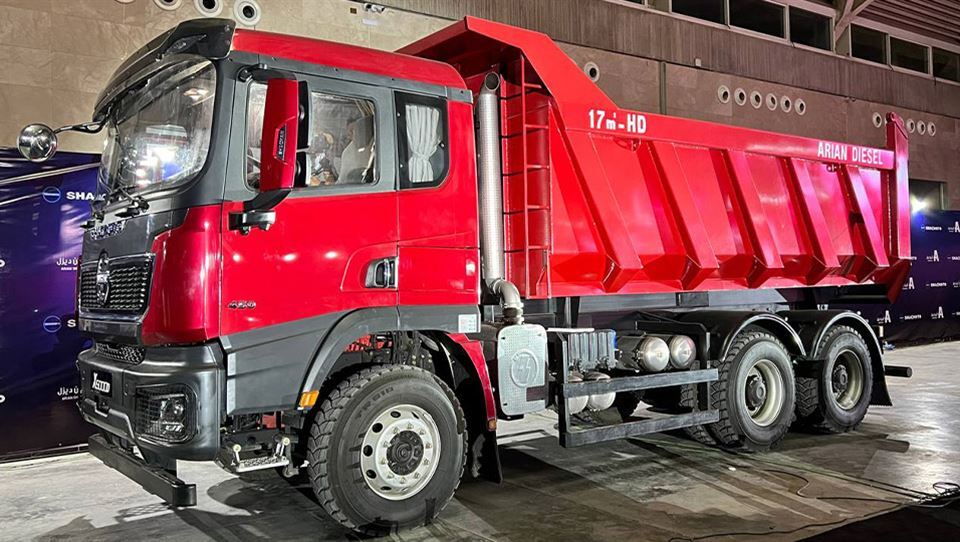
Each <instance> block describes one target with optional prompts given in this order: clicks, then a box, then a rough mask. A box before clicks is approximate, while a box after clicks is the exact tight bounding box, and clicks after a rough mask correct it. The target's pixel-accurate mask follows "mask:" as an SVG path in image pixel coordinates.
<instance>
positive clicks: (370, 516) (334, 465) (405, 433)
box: [307, 365, 467, 534]
mask: <svg viewBox="0 0 960 542" xmlns="http://www.w3.org/2000/svg"><path fill="white" fill-rule="evenodd" d="M466 436H467V435H466V423H465V421H464V416H463V411H462V410H461V408H460V404H459V402H458V401H457V398H456V396H455V395H454V393H453V391H452V390H451V389H450V388H449V387H448V386H447V385H446V384H445V383H444V382H443V381H441V380H440V379H439V378H437V377H436V376H434V375H433V374H432V373H429V372H427V371H425V370H423V369H420V368H418V367H413V366H409V365H379V366H374V367H370V368H368V369H364V370H362V371H360V372H358V373H356V374H354V375H352V376H350V377H348V378H347V379H345V380H344V381H343V382H341V383H340V384H339V385H337V386H336V387H335V388H334V389H333V390H332V391H331V392H330V395H329V396H328V397H327V398H326V399H325V400H324V401H323V403H322V404H321V405H320V408H319V409H318V411H317V414H316V419H315V420H314V423H313V424H312V426H311V428H310V439H309V442H308V445H307V451H308V455H309V458H310V465H309V474H310V480H311V483H312V485H313V490H314V493H316V495H317V498H318V499H319V501H320V503H321V504H322V505H323V507H324V509H325V510H326V511H327V513H329V514H330V516H331V517H333V519H335V520H337V521H338V522H340V523H341V524H343V525H344V526H346V527H348V528H350V529H353V530H355V531H358V532H361V533H365V534H383V533H386V532H390V531H394V530H397V529H402V528H407V527H414V526H419V525H424V524H427V523H430V522H431V521H432V520H433V519H434V518H435V517H436V516H437V515H438V514H439V513H440V511H441V510H443V508H444V506H446V504H447V503H448V502H449V501H450V499H451V498H452V497H453V493H454V491H455V490H456V488H457V486H458V485H459V483H460V477H461V476H462V474H463V468H464V465H465V463H466V448H467V446H466Z"/></svg>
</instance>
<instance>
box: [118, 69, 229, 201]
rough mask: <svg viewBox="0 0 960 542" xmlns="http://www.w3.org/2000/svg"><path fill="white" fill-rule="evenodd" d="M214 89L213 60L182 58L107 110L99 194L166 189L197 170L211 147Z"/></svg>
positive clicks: (214, 73)
mask: <svg viewBox="0 0 960 542" xmlns="http://www.w3.org/2000/svg"><path fill="white" fill-rule="evenodd" d="M215 91H216V70H215V69H214V67H213V64H211V63H210V62H209V61H207V60H187V61H182V62H177V63H174V64H171V65H170V66H167V67H166V68H164V69H162V70H160V71H159V72H157V73H155V74H154V75H152V76H150V77H149V78H148V79H147V80H146V82H145V83H144V84H142V85H141V86H140V87H139V88H137V89H136V90H134V91H132V92H130V93H128V94H127V95H125V96H124V97H123V98H122V99H121V100H120V102H119V103H118V104H117V105H116V106H115V107H114V110H113V111H112V112H111V113H110V119H109V121H108V125H107V142H106V146H105V148H104V151H103V156H102V158H101V165H100V177H99V180H100V183H99V185H100V186H99V190H100V194H101V195H103V196H108V197H109V196H110V195H112V194H113V193H116V192H118V191H123V192H138V191H144V190H147V189H153V188H160V187H170V186H174V185H175V184H177V183H179V182H182V181H185V180H187V179H188V178H190V177H191V176H192V175H193V174H195V173H196V172H198V171H199V170H200V168H201V167H203V163H204V161H205V160H206V158H207V150H208V148H209V146H210V131H211V128H212V126H213V103H214V93H215Z"/></svg>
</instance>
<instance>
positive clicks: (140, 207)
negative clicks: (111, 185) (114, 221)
mask: <svg viewBox="0 0 960 542" xmlns="http://www.w3.org/2000/svg"><path fill="white" fill-rule="evenodd" d="M118 192H119V193H120V194H121V195H123V196H124V197H126V198H127V200H129V201H130V205H129V206H127V208H126V209H124V210H123V211H120V212H119V213H117V216H119V217H120V218H130V217H133V216H137V215H139V214H140V213H142V212H144V211H146V210H147V209H149V208H150V204H149V203H147V200H146V199H144V197H143V196H140V195H138V194H131V193H130V192H127V190H126V188H124V186H123V184H117V187H116V189H114V190H113V191H111V192H110V193H109V194H107V198H111V197H113V196H115V195H117V193H118Z"/></svg>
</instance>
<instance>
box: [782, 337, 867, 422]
mask: <svg viewBox="0 0 960 542" xmlns="http://www.w3.org/2000/svg"><path fill="white" fill-rule="evenodd" d="M820 344H821V346H820V347H819V349H818V354H817V356H816V357H817V358H820V359H823V360H824V361H823V364H822V366H821V367H820V370H819V373H818V374H817V376H815V377H798V378H797V415H798V417H799V418H800V422H801V423H802V424H803V425H805V426H807V427H809V428H812V429H816V430H818V431H823V432H827V433H843V432H846V431H850V430H852V429H855V428H856V427H857V426H858V425H860V423H861V422H862V421H863V418H864V416H866V414H867V409H868V408H869V407H870V395H871V390H872V389H873V366H872V364H871V359H870V350H869V349H868V348H867V343H866V342H865V341H864V340H863V337H862V336H860V334H859V333H857V332H856V331H855V330H854V329H853V328H851V327H848V326H835V327H833V328H832V329H830V330H829V331H827V333H826V335H825V336H824V338H823V340H822V341H821V343H820Z"/></svg>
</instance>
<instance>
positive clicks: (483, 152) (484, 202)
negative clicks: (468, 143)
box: [477, 72, 523, 324]
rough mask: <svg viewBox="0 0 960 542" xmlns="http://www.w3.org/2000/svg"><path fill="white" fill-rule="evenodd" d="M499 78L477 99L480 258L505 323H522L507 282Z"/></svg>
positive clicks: (491, 77)
mask: <svg viewBox="0 0 960 542" xmlns="http://www.w3.org/2000/svg"><path fill="white" fill-rule="evenodd" d="M499 90H500V75H499V74H498V73H496V72H490V73H488V74H487V75H486V77H484V78H483V86H482V87H481V88H480V96H479V98H478V99H477V120H478V121H479V125H480V127H479V130H478V137H477V143H478V147H479V153H480V163H479V168H478V169H479V181H480V187H479V188H480V190H479V192H480V254H481V260H482V273H483V280H484V283H485V284H486V285H487V288H488V289H489V290H490V291H491V292H492V293H493V294H495V295H497V296H498V297H499V298H500V304H501V306H502V307H503V316H504V319H505V320H506V321H507V322H508V323H511V324H522V323H523V301H521V299H520V291H519V290H517V287H516V286H514V285H513V284H512V283H511V282H510V281H508V280H506V278H505V275H506V273H505V271H504V267H505V265H504V255H503V175H502V169H501V166H500V97H499V92H498V91H499Z"/></svg>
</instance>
